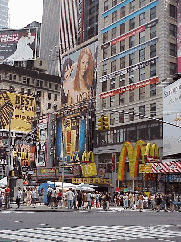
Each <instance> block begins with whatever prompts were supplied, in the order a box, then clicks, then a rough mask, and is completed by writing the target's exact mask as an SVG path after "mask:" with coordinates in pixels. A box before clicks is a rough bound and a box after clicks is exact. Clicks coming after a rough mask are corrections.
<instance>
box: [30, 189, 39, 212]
mask: <svg viewBox="0 0 181 242" xmlns="http://www.w3.org/2000/svg"><path fill="white" fill-rule="evenodd" d="M37 198H38V192H37V189H36V188H35V187H33V190H32V195H31V203H32V206H33V207H34V208H36V201H37Z"/></svg>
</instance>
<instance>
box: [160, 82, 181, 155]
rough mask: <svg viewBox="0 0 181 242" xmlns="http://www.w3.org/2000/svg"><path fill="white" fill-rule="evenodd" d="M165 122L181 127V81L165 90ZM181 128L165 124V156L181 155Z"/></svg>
mask: <svg viewBox="0 0 181 242" xmlns="http://www.w3.org/2000/svg"><path fill="white" fill-rule="evenodd" d="M163 121H166V122H169V123H171V124H175V125H178V126H181V79H179V80H178V81H176V82H174V83H172V84H171V85H168V86H167V87H165V88H164V89H163ZM180 146H181V128H178V127H175V126H173V125H170V124H165V123H164V124H163V156H167V155H174V154H178V153H181V151H180Z"/></svg>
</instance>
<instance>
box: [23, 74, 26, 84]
mask: <svg viewBox="0 0 181 242" xmlns="http://www.w3.org/2000/svg"><path fill="white" fill-rule="evenodd" d="M23 84H26V77H25V76H23Z"/></svg>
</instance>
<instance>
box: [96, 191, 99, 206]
mask: <svg viewBox="0 0 181 242" xmlns="http://www.w3.org/2000/svg"><path fill="white" fill-rule="evenodd" d="M98 207H99V193H98V191H97V192H96V208H98Z"/></svg>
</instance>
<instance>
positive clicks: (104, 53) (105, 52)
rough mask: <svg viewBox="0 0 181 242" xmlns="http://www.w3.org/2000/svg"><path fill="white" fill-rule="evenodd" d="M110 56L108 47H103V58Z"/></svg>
mask: <svg viewBox="0 0 181 242" xmlns="http://www.w3.org/2000/svg"><path fill="white" fill-rule="evenodd" d="M107 57H108V48H105V49H103V59H106V58H107Z"/></svg>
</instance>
